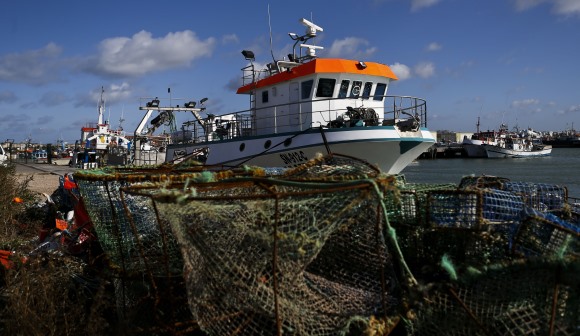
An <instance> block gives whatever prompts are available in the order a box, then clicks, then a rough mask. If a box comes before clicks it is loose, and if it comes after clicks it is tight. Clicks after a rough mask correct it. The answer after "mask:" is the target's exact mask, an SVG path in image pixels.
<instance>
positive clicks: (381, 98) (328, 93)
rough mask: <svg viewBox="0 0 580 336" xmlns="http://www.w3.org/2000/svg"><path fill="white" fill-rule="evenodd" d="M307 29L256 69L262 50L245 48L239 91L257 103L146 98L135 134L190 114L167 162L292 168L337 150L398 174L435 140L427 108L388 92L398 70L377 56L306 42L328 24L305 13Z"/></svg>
mask: <svg viewBox="0 0 580 336" xmlns="http://www.w3.org/2000/svg"><path fill="white" fill-rule="evenodd" d="M300 23H301V24H303V25H304V26H305V27H306V32H305V34H304V35H297V34H294V33H289V34H288V35H289V36H290V38H291V39H292V40H293V41H294V44H293V49H292V53H291V54H289V55H288V56H287V58H284V59H282V60H275V59H273V62H271V63H269V64H267V66H266V67H265V68H264V69H258V68H257V66H256V64H255V63H254V61H255V55H254V53H253V52H252V51H250V50H244V51H242V55H243V56H244V58H245V59H246V60H247V61H248V62H249V65H247V66H246V67H244V68H242V69H241V70H242V85H241V86H240V87H239V88H238V90H237V94H242V95H248V96H249V101H250V109H249V110H245V111H240V112H235V113H229V114H223V115H214V114H211V113H208V111H207V110H206V108H205V106H202V105H203V104H202V103H203V102H202V101H200V102H199V103H200V104H199V105H198V102H196V101H189V102H187V103H185V104H183V105H182V106H179V105H178V106H175V107H173V106H170V105H169V106H162V104H161V102H160V101H161V99H159V98H155V99H152V100H150V101H147V102H146V103H144V104H143V103H141V106H140V107H139V109H140V110H144V111H147V112H146V113H145V116H144V118H143V120H142V122H141V123H140V126H139V128H138V130H136V133H135V141H136V142H135V146H134V149H135V153H136V154H137V153H138V151H139V150H140V148H141V146H140V144H139V142H138V141H139V136H138V135H139V134H141V133H149V130H148V128H147V127H145V125H146V123H147V120H148V119H149V118H151V117H152V116H153V115H154V113H157V116H156V117H155V118H154V119H153V120H152V121H151V125H155V124H157V123H159V122H163V120H167V119H171V118H173V114H174V113H176V112H190V113H191V114H192V115H193V117H194V118H193V120H191V121H189V122H186V123H184V124H183V126H182V130H181V131H177V132H176V134H175V136H173V137H172V139H173V141H171V143H169V144H168V145H167V147H166V153H165V155H166V162H170V163H177V162H181V161H183V160H188V159H192V160H196V161H199V162H201V163H204V164H207V165H228V166H238V165H244V164H245V165H256V166H262V167H294V166H297V165H300V164H302V163H304V162H306V161H308V160H309V159H312V158H314V157H315V156H316V155H318V154H319V153H321V154H328V153H338V154H342V155H347V156H353V157H357V158H359V159H363V160H366V161H368V162H369V163H371V164H376V165H377V166H378V167H379V168H380V169H381V170H382V171H383V172H386V173H390V174H396V173H399V172H401V171H402V170H403V169H404V168H405V167H406V166H407V165H408V164H410V163H411V162H412V161H413V160H415V159H416V158H417V157H418V156H419V155H421V153H423V152H424V151H425V150H426V149H427V148H429V147H430V146H431V145H433V144H434V143H435V139H434V137H433V135H432V133H431V132H430V131H429V130H428V129H427V104H426V101H425V100H424V99H421V98H417V97H411V96H387V95H386V93H387V89H388V87H389V84H390V83H391V81H394V80H397V76H396V75H395V74H394V73H393V71H392V70H391V69H390V68H389V66H387V65H385V64H381V63H376V62H367V61H361V60H348V59H338V58H319V57H317V51H319V50H322V49H324V48H323V47H321V46H317V45H314V44H312V43H310V44H307V42H309V41H311V40H312V39H314V38H315V37H316V36H317V33H318V32H322V31H323V29H322V28H321V27H319V26H317V25H316V24H314V23H312V22H310V21H308V20H306V19H301V20H300Z"/></svg>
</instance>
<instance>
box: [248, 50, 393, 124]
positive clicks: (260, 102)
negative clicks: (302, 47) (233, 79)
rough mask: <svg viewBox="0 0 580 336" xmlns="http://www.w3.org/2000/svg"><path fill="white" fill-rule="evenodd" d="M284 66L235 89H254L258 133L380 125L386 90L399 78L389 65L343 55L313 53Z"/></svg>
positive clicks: (254, 113) (253, 98)
mask: <svg viewBox="0 0 580 336" xmlns="http://www.w3.org/2000/svg"><path fill="white" fill-rule="evenodd" d="M288 64H289V62H285V65H288ZM281 70H282V71H281V72H275V73H274V74H272V75H271V76H268V77H266V78H264V79H261V80H257V81H255V82H251V83H248V84H246V85H244V86H242V87H240V88H239V89H238V91H237V93H238V94H250V95H252V98H251V102H252V111H253V116H252V117H253V118H252V119H253V120H254V121H255V129H256V134H255V135H265V134H272V133H283V132H296V131H301V130H305V129H309V128H312V127H319V126H325V127H348V126H376V125H380V124H382V122H383V115H384V96H385V94H386V92H387V88H388V86H389V83H390V81H391V80H396V79H397V77H396V76H395V74H394V73H393V72H392V71H391V69H390V68H389V67H388V66H386V65H383V64H379V63H371V62H360V61H353V60H345V59H313V60H311V61H309V62H306V63H302V64H295V66H292V67H282V69H281ZM246 71H248V70H246ZM249 71H253V70H249ZM245 77H247V76H245ZM361 108H362V109H361ZM357 114H358V115H357ZM360 114H363V115H360ZM367 114H368V115H367Z"/></svg>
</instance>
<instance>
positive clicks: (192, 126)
mask: <svg viewBox="0 0 580 336" xmlns="http://www.w3.org/2000/svg"><path fill="white" fill-rule="evenodd" d="M373 98H374V97H373V96H371V97H369V99H373ZM369 99H364V100H363V99H357V100H351V101H349V102H352V105H353V106H349V104H345V100H344V98H328V99H321V100H316V104H312V101H308V102H295V103H286V104H280V105H273V106H272V105H270V106H267V107H264V108H259V109H249V110H244V111H239V112H234V113H230V114H223V115H217V116H216V115H213V114H211V113H207V111H206V117H204V118H203V120H194V121H188V122H186V123H184V124H183V127H182V131H178V132H176V133H178V134H177V136H176V137H174V139H177V138H179V142H194V143H198V142H205V141H217V140H227V139H233V138H237V137H241V136H259V135H266V134H268V135H270V134H279V133H285V132H290V131H292V132H295V131H306V130H308V129H311V128H319V127H322V128H338V127H357V126H397V127H398V128H399V130H401V131H417V130H418V129H419V128H420V127H426V126H427V103H426V101H425V100H424V99H422V98H417V97H411V96H377V100H374V99H373V100H369ZM381 99H382V100H383V102H384V104H382V106H372V103H370V104H365V102H366V101H372V102H376V101H378V100H381ZM313 105H314V106H324V108H319V109H318V110H314V111H313V110H312V106H313ZM366 106H369V107H366ZM371 106H372V107H371ZM365 113H366V116H369V115H376V119H374V118H373V121H375V122H369V120H365Z"/></svg>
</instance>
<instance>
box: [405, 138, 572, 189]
mask: <svg viewBox="0 0 580 336" xmlns="http://www.w3.org/2000/svg"><path fill="white" fill-rule="evenodd" d="M579 168H580V148H554V149H553V150H552V155H551V156H546V157H536V158H521V159H520V158H518V159H487V158H483V159H470V158H450V159H421V160H418V161H416V162H413V163H412V164H410V165H409V166H408V167H407V168H405V169H404V170H403V171H402V172H401V174H403V175H405V178H406V180H407V182H411V183H456V184H458V183H459V182H460V181H461V178H462V177H464V176H469V175H475V176H480V175H490V176H498V177H505V178H509V179H510V180H511V181H513V182H535V183H546V184H557V185H562V186H565V187H567V188H568V195H569V196H570V197H575V198H580V169H579Z"/></svg>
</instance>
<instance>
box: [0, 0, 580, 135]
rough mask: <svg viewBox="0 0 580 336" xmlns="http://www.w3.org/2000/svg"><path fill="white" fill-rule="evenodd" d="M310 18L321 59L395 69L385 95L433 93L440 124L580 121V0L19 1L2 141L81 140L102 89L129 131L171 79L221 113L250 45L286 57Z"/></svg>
mask: <svg viewBox="0 0 580 336" xmlns="http://www.w3.org/2000/svg"><path fill="white" fill-rule="evenodd" d="M268 6H269V12H270V22H271V28H272V50H271V48H270V37H269V25H268V21H269V19H268ZM303 17H304V18H307V19H309V20H311V21H313V22H314V23H316V24H317V25H319V26H321V27H323V29H324V32H322V33H320V34H319V36H318V37H317V38H316V40H315V42H316V44H318V45H321V46H324V47H325V49H324V50H322V51H319V53H318V54H319V56H327V57H328V56H329V57H342V58H348V59H355V60H364V61H374V62H379V63H384V64H387V65H390V66H391V67H392V69H393V70H394V71H395V73H396V74H397V75H398V76H399V78H400V80H399V81H397V82H395V83H394V84H392V85H391V86H390V88H389V92H388V93H389V94H393V95H409V96H416V97H421V98H425V99H426V100H427V104H428V116H429V117H428V126H429V129H431V130H453V131H458V132H473V131H474V130H475V123H476V121H477V117H478V116H479V117H481V128H483V129H494V128H498V127H499V125H500V124H501V123H502V122H503V123H507V124H508V125H509V126H510V128H511V127H514V126H519V127H520V128H527V127H531V128H533V129H535V130H552V131H559V130H564V129H569V128H571V127H572V126H574V128H577V129H580V61H579V60H580V0H486V1H481V0H358V1H344V0H335V1H318V0H311V1H299V2H295V1H290V2H288V1H284V2H282V1H270V2H267V1H252V0H250V1H203V2H198V1H171V0H168V1H163V2H162V1H151V0H141V1H139V2H129V1H109V0H101V1H98V2H85V1H78V0H74V1H73V0H60V1H32V0H22V1H5V2H4V3H3V4H2V10H1V11H0V41H2V43H0V141H3V140H4V139H14V140H15V141H17V142H19V141H24V140H25V139H26V138H28V137H31V138H32V140H33V141H34V142H41V143H48V142H51V143H55V142H56V140H57V139H63V140H64V141H67V142H70V143H74V141H75V140H76V139H78V138H80V127H81V126H83V125H86V124H87V123H95V122H96V121H97V107H96V106H97V105H96V104H97V100H98V97H99V94H100V91H101V87H104V89H105V99H106V106H107V107H106V115H105V117H106V118H108V119H109V120H110V123H111V124H112V126H115V127H116V126H118V125H119V119H120V118H121V116H122V117H123V118H124V119H125V120H124V122H123V124H122V125H123V128H124V129H125V130H126V131H127V132H128V133H133V131H134V129H135V127H136V126H137V123H138V122H139V121H140V120H141V117H142V115H143V113H142V111H140V110H139V109H138V107H139V102H140V100H139V99H140V98H142V97H154V96H159V97H168V96H169V95H168V93H167V89H168V88H171V96H172V98H173V99H177V98H183V99H187V100H190V99H194V100H199V99H201V98H203V97H207V98H209V100H208V101H207V104H206V106H207V108H208V111H210V112H212V113H214V114H222V113H227V112H232V111H238V110H244V109H247V108H248V107H249V104H248V97H247V96H237V95H236V94H235V88H236V87H237V83H238V82H239V81H240V78H241V71H240V69H241V68H242V67H244V66H245V65H246V61H245V60H244V58H243V56H242V55H241V51H242V50H243V49H249V50H253V51H254V53H255V54H256V62H258V63H261V64H265V63H268V62H270V61H271V58H272V57H271V52H272V53H274V55H275V56H276V57H277V58H278V57H281V56H283V55H286V54H288V53H289V50H290V49H289V48H290V47H291V42H292V41H291V40H290V39H289V38H288V33H289V32H295V33H298V34H302V33H303V32H304V27H303V26H302V25H301V24H299V22H298V20H299V19H300V18H303ZM180 118H183V120H181V119H178V125H180V122H181V121H184V120H185V116H182V117H180Z"/></svg>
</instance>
